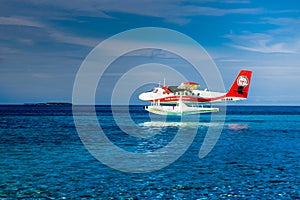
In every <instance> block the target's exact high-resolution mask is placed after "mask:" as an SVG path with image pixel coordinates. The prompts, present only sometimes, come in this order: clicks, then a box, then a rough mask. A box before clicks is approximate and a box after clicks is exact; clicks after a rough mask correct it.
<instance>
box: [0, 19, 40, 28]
mask: <svg viewBox="0 0 300 200" xmlns="http://www.w3.org/2000/svg"><path fill="white" fill-rule="evenodd" d="M0 25H15V26H29V27H39V28H40V27H43V26H44V25H43V24H41V23H39V22H37V21H35V20H33V19H29V18H24V17H0Z"/></svg>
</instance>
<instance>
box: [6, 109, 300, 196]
mask: <svg viewBox="0 0 300 200" xmlns="http://www.w3.org/2000/svg"><path fill="white" fill-rule="evenodd" d="M78 113H79V114H78V115H82V116H83V117H87V118H88V117H89V115H90V113H89V111H88V109H86V108H85V107H82V108H81V110H80V112H78ZM116 113H117V115H119V116H120V117H121V119H122V116H123V115H124V113H126V108H124V107H118V108H117V109H116ZM130 113H131V115H130V116H131V118H132V120H133V121H134V122H135V123H136V124H135V126H136V127H134V126H132V127H131V125H130V124H129V123H127V121H126V120H127V119H125V118H124V119H122V120H124V124H125V125H127V126H126V128H128V129H129V130H132V131H136V130H143V131H145V132H147V133H153V134H154V135H153V136H152V137H149V138H136V137H132V136H129V135H127V134H125V133H123V132H122V130H121V129H120V128H119V127H118V126H117V124H116V123H115V121H114V119H113V118H112V113H111V111H110V107H105V106H98V107H97V116H98V121H99V124H100V125H101V127H102V128H103V131H104V132H105V134H106V135H107V137H108V138H109V139H110V140H111V141H113V142H114V143H115V144H116V145H118V146H120V147H122V148H123V149H125V150H127V151H131V152H137V153H145V152H149V151H154V150H157V149H160V148H163V147H164V146H165V145H167V144H168V143H169V142H170V141H171V140H172V139H173V138H174V137H175V135H176V133H177V131H178V129H179V127H181V128H182V129H183V130H186V131H187V132H188V131H189V129H190V126H196V127H198V129H197V135H196V137H195V138H194V141H193V143H192V145H191V146H190V147H189V148H188V150H187V151H186V152H185V153H184V154H183V155H182V156H181V157H180V158H179V159H178V160H176V161H175V162H173V163H172V164H171V165H169V166H167V167H165V168H162V169H160V170H158V171H154V172H148V173H127V172H121V171H118V170H115V169H112V168H110V167H108V166H106V165H104V164H102V163H101V162H99V161H98V160H97V159H95V158H94V157H93V156H92V155H91V154H90V153H89V152H88V151H87V150H86V148H85V146H84V145H83V143H82V142H81V140H80V138H79V136H78V134H77V131H76V129H75V125H74V120H73V116H72V108H71V107H69V106H0V143H1V145H0V198H9V199H15V198H50V199H57V198H60V199H61V198H63V199H69V198H77V199H78V198H96V199H145V198H149V199H222V198H223V199H241V198H244V199H299V198H300V193H299V189H300V180H299V178H300V107H253V106H245V107H239V106H232V107H227V115H226V121H225V124H224V127H223V130H222V134H221V136H220V138H219V140H218V142H217V144H216V145H215V146H214V148H213V150H212V151H211V152H210V153H209V154H208V155H207V156H206V157H204V158H203V159H200V158H199V157H198V153H199V149H200V147H201V145H202V143H203V139H204V137H205V133H206V131H207V129H208V127H209V126H218V123H219V122H218V121H215V122H211V123H210V115H201V117H200V122H199V123H193V124H183V123H180V122H179V121H180V120H179V118H178V117H177V118H167V123H160V120H163V119H161V118H160V117H156V116H152V117H151V116H149V114H148V113H147V112H145V111H144V110H143V107H141V106H132V107H130ZM151 120H152V122H151ZM137 127H138V129H137Z"/></svg>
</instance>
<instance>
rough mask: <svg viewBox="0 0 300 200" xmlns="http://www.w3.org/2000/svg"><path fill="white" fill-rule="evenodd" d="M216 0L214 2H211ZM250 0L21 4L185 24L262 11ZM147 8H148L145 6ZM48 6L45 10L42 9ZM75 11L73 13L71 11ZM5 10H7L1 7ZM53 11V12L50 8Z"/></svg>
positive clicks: (34, 10)
mask: <svg viewBox="0 0 300 200" xmlns="http://www.w3.org/2000/svg"><path fill="white" fill-rule="evenodd" d="M211 2H212V3H214V5H215V6H209V3H211ZM245 3H248V1H236V0H230V1H225V2H222V3H219V2H218V1H201V2H196V1H195V2H194V1H190V2H185V1H182V0H174V1H169V0H143V1H135V0H127V1H119V0H101V1H99V0H90V1H82V0H72V1H61V0H52V1H50V0H49V1H39V0H27V1H26V3H25V4H24V5H25V6H24V5H23V4H22V6H23V7H22V9H20V11H19V13H20V15H28V14H29V13H30V15H31V16H35V17H36V18H39V19H40V18H42V19H47V18H48V19H57V18H63V17H69V18H72V16H91V17H100V18H112V15H113V14H112V13H116V12H117V13H126V14H134V15H141V16H148V17H157V18H162V19H164V20H165V21H167V22H172V23H177V24H186V23H188V22H189V21H190V19H189V18H190V17H193V16H224V15H229V14H251V15H252V14H258V13H262V12H263V9H261V8H248V7H247V8H244V7H243V6H244V5H243V4H245ZM224 4H225V5H226V4H236V5H237V6H235V7H236V8H224V7H226V6H224ZM7 5H10V6H11V7H9V8H8V10H15V8H18V7H20V5H19V3H17V2H15V1H13V0H11V1H10V3H9V4H7ZM145 8H146V9H145ZM40 10H45V12H40ZM66 10H68V11H72V15H71V14H70V12H66ZM0 11H1V12H2V11H3V12H2V13H6V12H7V11H6V10H3V9H1V8H0ZM50 11H51V12H50Z"/></svg>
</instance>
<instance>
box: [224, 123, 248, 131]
mask: <svg viewBox="0 0 300 200" xmlns="http://www.w3.org/2000/svg"><path fill="white" fill-rule="evenodd" d="M228 128H229V129H230V130H233V131H240V130H246V129H248V128H249V126H248V124H228Z"/></svg>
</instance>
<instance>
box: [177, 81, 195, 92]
mask: <svg viewBox="0 0 300 200" xmlns="http://www.w3.org/2000/svg"><path fill="white" fill-rule="evenodd" d="M199 86H200V85H199V84H198V83H195V82H183V83H181V84H180V85H179V86H178V87H177V88H178V89H180V90H187V91H192V90H195V89H196V88H198V87H199Z"/></svg>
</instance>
